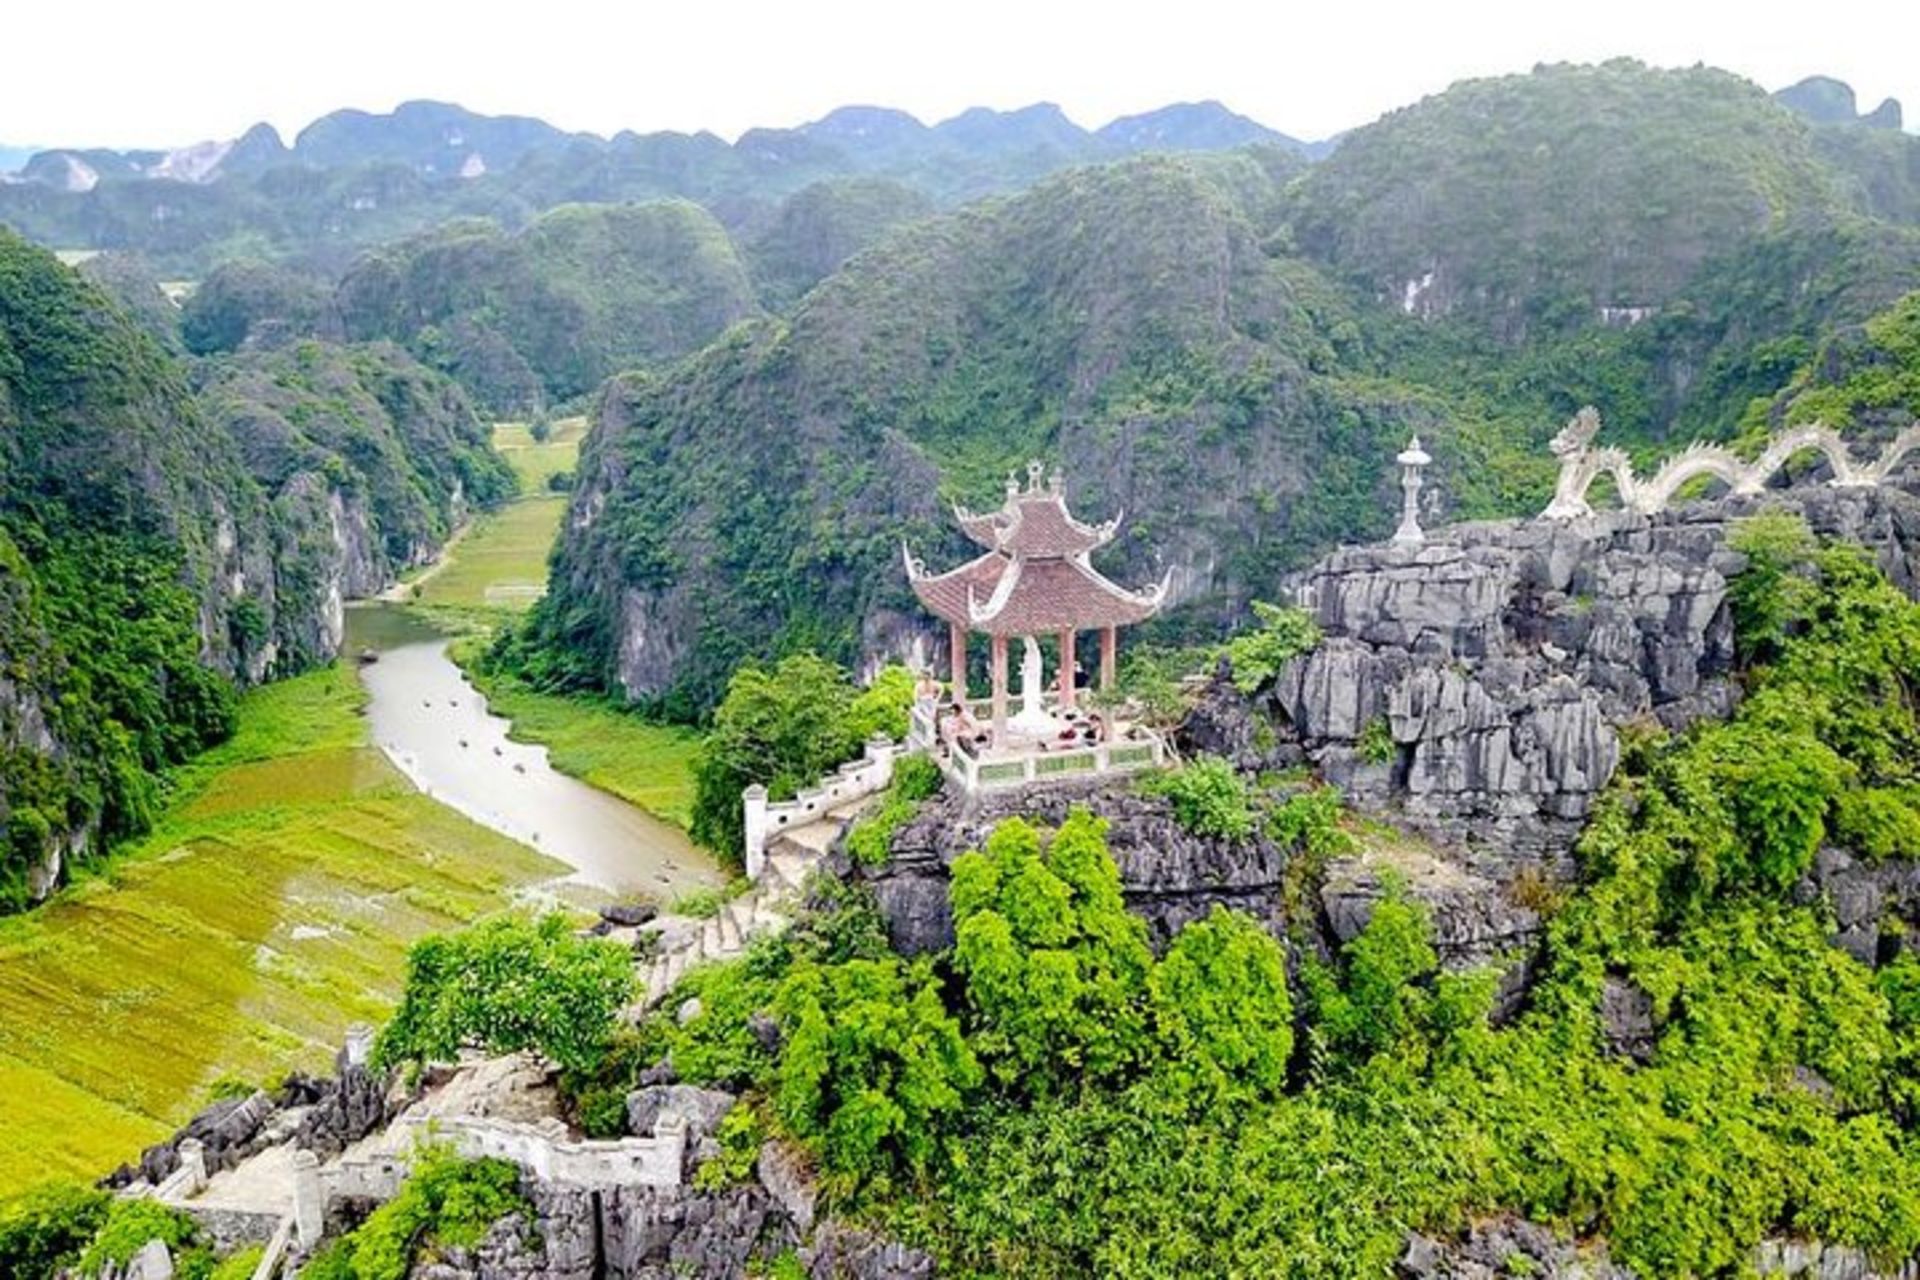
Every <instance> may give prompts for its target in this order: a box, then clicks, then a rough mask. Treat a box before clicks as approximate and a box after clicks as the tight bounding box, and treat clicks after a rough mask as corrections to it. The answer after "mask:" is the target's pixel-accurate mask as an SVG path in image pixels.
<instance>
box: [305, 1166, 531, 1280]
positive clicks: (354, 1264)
mask: <svg viewBox="0 0 1920 1280" xmlns="http://www.w3.org/2000/svg"><path fill="white" fill-rule="evenodd" d="M511 1213H522V1214H525V1215H527V1217H528V1218H529V1220H530V1219H531V1217H532V1208H531V1206H529V1205H528V1204H527V1201H526V1198H525V1197H524V1196H523V1195H521V1194H520V1171H519V1170H518V1169H517V1168H515V1167H514V1166H513V1165H511V1164H509V1163H508V1162H506V1161H505V1160H491V1159H488V1160H462V1159H461V1158H459V1157H458V1156H456V1155H454V1154H452V1153H451V1152H450V1151H447V1150H445V1149H444V1148H439V1147H427V1148H424V1149H422V1150H419V1151H417V1152H415V1154H414V1159H413V1171H412V1173H411V1174H409V1175H408V1177H407V1181H406V1182H405V1184H404V1185H402V1186H401V1188H400V1193H399V1194H398V1195H396V1196H395V1197H394V1198H393V1199H391V1200H389V1201H387V1202H386V1203H385V1204H383V1205H381V1206H380V1207H379V1208H378V1209H375V1210H374V1211H373V1212H372V1213H371V1214H370V1215H368V1217H367V1220H366V1221H365V1222H363V1223H361V1224H360V1226H359V1227H357V1228H356V1229H355V1230H354V1231H353V1233H352V1234H351V1235H350V1236H349V1237H348V1238H347V1239H348V1241H350V1242H351V1243H350V1244H344V1245H343V1249H344V1252H345V1257H346V1260H347V1262H348V1265H349V1267H350V1268H351V1275H352V1277H353V1280H406V1277H407V1275H408V1274H409V1273H410V1272H411V1270H412V1268H413V1264H414V1261H415V1259H416V1258H417V1257H418V1256H419V1255H420V1254H421V1253H422V1252H423V1251H424V1250H427V1249H430V1248H433V1247H435V1246H447V1247H453V1248H461V1249H471V1248H473V1247H474V1246H476V1245H478V1244H479V1243H480V1241H481V1240H482V1239H484V1238H485V1236H486V1234H487V1230H488V1228H490V1227H492V1226H493V1224H494V1223H496V1222H498V1221H499V1220H500V1219H502V1218H504V1217H506V1216H507V1215H508V1214H511ZM334 1265H337V1264H334Z"/></svg>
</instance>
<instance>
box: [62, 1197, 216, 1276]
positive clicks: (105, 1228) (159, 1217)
mask: <svg viewBox="0 0 1920 1280" xmlns="http://www.w3.org/2000/svg"><path fill="white" fill-rule="evenodd" d="M199 1238H200V1229H199V1228H198V1227H197V1226H195V1225H194V1221H193V1219H192V1218H189V1217H188V1216H187V1215H186V1214H184V1213H181V1212H180V1211H179V1210H178V1209H170V1208H168V1207H167V1206H166V1205H163V1204H161V1203H160V1202H159V1201H157V1200H115V1201H113V1202H112V1204H111V1206H110V1207H109V1208H108V1209H107V1211H106V1216H105V1219H104V1220H103V1221H102V1222H101V1224H100V1229H99V1231H98V1232H97V1233H96V1234H95V1235H94V1237H93V1240H92V1242H91V1243H90V1244H88V1245H87V1248H86V1251H85V1252H84V1253H82V1254H81V1255H80V1261H79V1263H78V1264H76V1266H75V1268H74V1269H75V1271H76V1272H77V1273H78V1274H80V1275H82V1276H97V1275H99V1274H100V1273H101V1272H102V1271H104V1270H106V1269H107V1268H108V1267H110V1266H111V1267H113V1268H114V1269H116V1270H125V1268H126V1265H127V1263H128V1262H129V1261H131V1260H132V1258H133V1255H134V1254H136V1253H138V1252H140V1250H142V1249H144V1248H145V1247H146V1246H147V1244H148V1243H149V1242H151V1241H154V1240H159V1241H162V1242H164V1243H165V1244H166V1246H167V1248H168V1249H170V1250H172V1251H173V1252H174V1253H175V1254H176V1255H178V1254H180V1253H181V1252H183V1251H184V1250H186V1249H188V1248H189V1247H190V1246H193V1245H196V1244H198V1243H199Z"/></svg>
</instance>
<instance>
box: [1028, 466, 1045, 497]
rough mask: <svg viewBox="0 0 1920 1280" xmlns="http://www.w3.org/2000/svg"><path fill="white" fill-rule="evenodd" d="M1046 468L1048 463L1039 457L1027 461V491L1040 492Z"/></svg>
mask: <svg viewBox="0 0 1920 1280" xmlns="http://www.w3.org/2000/svg"><path fill="white" fill-rule="evenodd" d="M1046 469H1047V465H1046V463H1044V462H1042V461H1040V459H1038V458H1034V459H1031V460H1030V461H1028V463H1027V492H1028V493H1038V492H1040V486H1041V484H1042V483H1043V477H1044V475H1045V472H1046Z"/></svg>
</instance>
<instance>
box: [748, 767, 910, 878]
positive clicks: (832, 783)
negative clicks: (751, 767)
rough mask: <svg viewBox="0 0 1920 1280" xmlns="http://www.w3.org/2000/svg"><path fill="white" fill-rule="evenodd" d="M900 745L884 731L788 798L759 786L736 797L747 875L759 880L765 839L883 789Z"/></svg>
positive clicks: (765, 849) (889, 780) (889, 776)
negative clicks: (856, 756) (741, 816)
mask: <svg viewBox="0 0 1920 1280" xmlns="http://www.w3.org/2000/svg"><path fill="white" fill-rule="evenodd" d="M900 751H901V747H900V744H899V743H896V742H894V741H893V740H892V739H890V738H888V737H887V736H886V735H885V734H875V735H874V737H873V738H872V739H871V740H870V741H869V742H868V743H867V748H866V751H865V752H864V753H863V754H862V755H861V757H860V758H859V759H858V760H850V761H848V762H847V763H846V764H843V765H841V766H840V767H839V768H838V769H835V770H834V771H833V772H832V773H830V774H828V775H827V776H826V777H824V778H822V779H820V781H819V782H817V783H815V784H814V785H813V786H811V787H808V788H806V789H805V790H803V791H801V792H799V793H798V794H797V795H795V796H794V797H793V799H791V800H771V801H770V800H768V799H767V789H766V788H765V787H763V786H759V785H758V784H756V785H754V786H751V787H748V788H747V789H746V790H745V791H744V792H742V793H741V796H740V804H741V808H742V811H743V813H744V816H745V826H746V849H745V850H744V852H745V855H746V856H745V861H746V866H747V875H748V876H749V877H750V878H752V879H755V880H758V879H759V878H760V869H761V867H762V866H763V865H764V861H765V858H766V852H767V843H768V842H769V841H770V840H772V839H773V838H774V837H775V836H777V835H779V834H780V833H781V832H782V831H788V830H792V829H794V828H796V827H804V826H806V825H807V824H808V823H810V822H817V821H818V820H819V819H821V818H824V817H825V816H826V815H827V814H828V813H830V812H831V811H833V810H834V809H838V808H839V807H840V806H842V805H845V804H851V803H852V802H853V801H855V800H858V799H860V798H861V797H863V796H870V795H872V794H874V793H875V792H876V791H884V790H885V789H886V787H887V784H888V783H890V782H892V781H893V762H894V760H895V759H896V758H897V757H898V756H899V754H900Z"/></svg>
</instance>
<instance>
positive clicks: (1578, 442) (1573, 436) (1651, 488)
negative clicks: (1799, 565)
mask: <svg viewBox="0 0 1920 1280" xmlns="http://www.w3.org/2000/svg"><path fill="white" fill-rule="evenodd" d="M1599 431H1600V411H1599V410H1598V409H1595V408H1594V407H1593V406H1592V405H1588V406H1587V407H1586V408H1584V409H1582V410H1581V411H1580V412H1579V413H1576V414H1574V415H1573V418H1572V420H1571V421H1569V422H1568V423H1567V425H1566V426H1565V427H1563V428H1561V430H1560V434H1558V435H1556V436H1555V437H1554V438H1553V443H1552V445H1551V448H1552V449H1553V453H1554V456H1555V457H1557V458H1559V459H1560V478H1559V480H1558V481H1556V482H1555V484H1554V486H1553V501H1552V502H1550V503H1548V504H1547V509H1546V510H1545V511H1542V512H1541V513H1540V514H1541V517H1542V518H1544V519H1547V520H1572V519H1576V518H1578V517H1580V516H1587V515H1592V514H1593V508H1592V507H1591V506H1589V505H1588V503H1587V490H1588V489H1589V488H1590V487H1591V486H1592V484H1593V482H1594V481H1595V480H1597V479H1598V478H1599V477H1600V474H1601V473H1602V472H1612V473H1613V482H1614V486H1615V488H1617V489H1618V490H1619V492H1620V505H1621V506H1623V507H1625V508H1626V509H1627V510H1628V511H1638V512H1641V513H1643V514H1652V513H1653V512H1656V511H1663V510H1665V509H1666V506H1667V503H1668V502H1670V501H1671V500H1672V498H1673V495H1674V494H1675V493H1677V492H1679V489H1680V486H1681V485H1683V484H1685V483H1686V482H1687V481H1689V480H1691V479H1693V478H1694V477H1696V476H1713V477H1714V478H1716V479H1718V480H1720V481H1721V482H1723V483H1724V484H1725V485H1726V486H1727V488H1728V489H1729V490H1730V491H1731V492H1733V493H1736V494H1751V493H1759V492H1760V490H1761V489H1762V488H1763V487H1764V486H1765V485H1766V483H1767V481H1768V480H1769V479H1771V478H1772V477H1773V474H1774V473H1775V472H1777V471H1778V470H1780V468H1781V467H1783V466H1785V465H1786V463H1787V460H1788V459H1789V458H1792V457H1793V456H1794V455H1795V454H1797V453H1800V452H1802V451H1804V450H1807V449H1817V450H1819V451H1820V452H1821V453H1822V454H1825V455H1826V459H1827V463H1828V465H1829V466H1831V467H1832V468H1833V477H1832V479H1831V481H1830V483H1832V484H1835V485H1840V486H1845V487H1859V486H1862V485H1873V484H1880V483H1882V482H1884V481H1885V480H1886V478H1887V477H1888V476H1889V475H1890V474H1892V472H1893V468H1894V467H1895V466H1896V465H1898V463H1899V462H1900V460H1901V459H1902V458H1904V457H1906V455H1907V454H1909V453H1911V452H1913V451H1914V450H1915V449H1916V448H1920V423H1916V424H1915V425H1913V426H1911V427H1908V428H1907V429H1906V430H1904V431H1902V432H1901V433H1900V434H1899V435H1897V436H1895V437H1894V439H1893V441H1892V443H1890V444H1889V445H1887V447H1886V448H1885V449H1882V450H1881V451H1880V456H1879V457H1878V458H1875V459H1874V460H1873V461H1872V462H1866V463H1862V462H1855V461H1854V459H1853V455H1852V453H1850V452H1849V451H1848V449H1847V446H1846V444H1845V442H1843V441H1842V440H1841V439H1840V433H1839V432H1837V431H1835V430H1834V429H1833V428H1832V427H1824V426H1820V425H1818V424H1815V425H1811V426H1804V427H1792V428H1789V429H1788V430H1786V431H1783V432H1781V433H1780V434H1779V435H1776V436H1774V437H1773V439H1771V440H1769V441H1768V442H1767V447H1766V449H1765V450H1764V451H1762V453H1761V454H1760V456H1759V457H1758V458H1755V459H1754V460H1753V461H1751V462H1748V461H1746V460H1744V459H1742V458H1741V457H1739V456H1738V455H1737V454H1735V453H1734V452H1733V451H1732V450H1731V449H1726V448H1723V447H1722V446H1720V445H1715V444H1703V443H1699V442H1695V443H1694V444H1691V445H1688V446H1687V447H1686V448H1685V449H1683V450H1682V451H1681V452H1679V453H1677V454H1675V455H1674V456H1673V457H1671V458H1668V459H1667V460H1666V461H1665V462H1663V463H1661V464H1660V469H1659V470H1658V471H1656V472H1655V473H1654V474H1653V475H1652V476H1650V477H1649V478H1647V479H1645V480H1642V479H1640V478H1639V477H1638V476H1636V475H1634V473H1633V462H1632V460H1631V459H1629V458H1628V457H1627V455H1626V453H1625V451H1624V450H1621V449H1615V448H1611V447H1608V448H1603V449H1595V448H1592V444H1593V438H1594V436H1595V435H1596V434H1598V433H1599Z"/></svg>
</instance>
